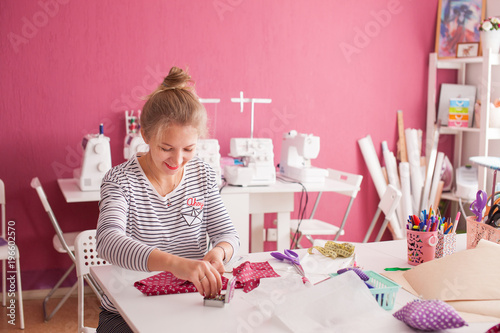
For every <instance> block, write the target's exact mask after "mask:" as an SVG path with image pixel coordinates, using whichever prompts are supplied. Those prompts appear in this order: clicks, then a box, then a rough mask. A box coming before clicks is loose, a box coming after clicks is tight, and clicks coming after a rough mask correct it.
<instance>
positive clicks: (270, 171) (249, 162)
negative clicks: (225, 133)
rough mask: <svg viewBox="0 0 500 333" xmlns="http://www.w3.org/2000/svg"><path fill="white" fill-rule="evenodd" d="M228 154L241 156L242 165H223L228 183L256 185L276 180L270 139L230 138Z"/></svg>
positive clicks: (236, 156)
mask: <svg viewBox="0 0 500 333" xmlns="http://www.w3.org/2000/svg"><path fill="white" fill-rule="evenodd" d="M229 156H231V157H234V158H241V159H242V162H243V166H237V165H226V166H225V167H224V177H225V178H226V181H227V183H228V184H230V185H236V186H258V185H270V184H274V183H275V182H276V168H275V167H274V153H273V141H272V140H271V139H265V138H258V139H255V138H232V139H231V144H230V153H229Z"/></svg>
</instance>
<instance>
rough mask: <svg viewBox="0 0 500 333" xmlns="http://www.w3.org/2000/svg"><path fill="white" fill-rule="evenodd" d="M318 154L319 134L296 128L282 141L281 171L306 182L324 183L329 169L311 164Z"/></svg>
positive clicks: (285, 174) (285, 135)
mask: <svg viewBox="0 0 500 333" xmlns="http://www.w3.org/2000/svg"><path fill="white" fill-rule="evenodd" d="M318 154H319V137H318V136H314V135H312V134H302V133H297V131H295V130H292V131H290V132H288V133H285V134H283V141H282V142H281V158H280V173H281V174H283V175H284V176H286V177H289V178H292V179H295V180H298V181H300V182H304V183H322V182H324V181H325V177H327V176H328V171H327V170H326V169H320V168H315V167H313V166H311V160H312V159H315V158H317V157H318Z"/></svg>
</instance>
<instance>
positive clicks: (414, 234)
mask: <svg viewBox="0 0 500 333" xmlns="http://www.w3.org/2000/svg"><path fill="white" fill-rule="evenodd" d="M437 235H438V232H437V231H429V232H424V231H415V230H408V229H406V240H407V242H408V263H409V264H410V265H415V266H416V265H418V264H421V263H423V262H427V261H431V260H433V259H434V258H435V256H436V244H437V243H438V236H437Z"/></svg>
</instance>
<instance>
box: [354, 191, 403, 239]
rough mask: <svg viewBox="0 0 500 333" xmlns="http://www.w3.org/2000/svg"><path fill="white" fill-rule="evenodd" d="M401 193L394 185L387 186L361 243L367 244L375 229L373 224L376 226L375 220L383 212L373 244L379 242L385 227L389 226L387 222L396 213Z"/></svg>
mask: <svg viewBox="0 0 500 333" xmlns="http://www.w3.org/2000/svg"><path fill="white" fill-rule="evenodd" d="M401 195H402V194H401V191H400V190H398V189H397V188H396V187H394V185H390V184H389V185H387V189H386V190H385V192H384V195H383V196H382V199H380V203H379V204H378V207H377V211H376V212H375V215H374V216H373V219H372V223H371V224H370V227H369V228H368V231H367V232H366V235H365V238H364V240H363V243H366V242H368V239H369V238H370V235H371V234H372V231H373V228H374V227H375V224H377V220H378V218H379V216H380V213H381V212H384V216H385V218H384V222H382V226H381V227H380V230H379V232H378V235H377V237H375V242H379V241H380V239H381V238H382V235H383V234H384V231H385V229H386V228H387V225H388V224H389V221H390V220H391V219H392V216H393V215H394V214H395V212H396V208H397V207H398V206H399V201H401Z"/></svg>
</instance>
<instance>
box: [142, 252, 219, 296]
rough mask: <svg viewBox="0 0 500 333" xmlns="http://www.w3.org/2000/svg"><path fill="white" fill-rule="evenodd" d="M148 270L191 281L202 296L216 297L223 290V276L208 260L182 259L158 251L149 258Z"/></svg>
mask: <svg viewBox="0 0 500 333" xmlns="http://www.w3.org/2000/svg"><path fill="white" fill-rule="evenodd" d="M207 255H208V254H207ZM221 264H222V261H221ZM148 268H149V270H151V271H168V272H171V273H172V274H174V275H175V276H176V277H177V278H179V279H182V280H188V281H191V282H192V283H193V284H194V286H195V287H196V289H197V290H198V292H199V293H200V294H201V295H202V296H207V297H215V296H217V295H218V294H219V293H220V291H221V289H222V279H221V275H220V274H219V272H218V271H217V269H216V268H215V267H214V266H213V265H212V264H211V263H210V262H209V261H207V260H194V259H186V258H181V257H178V256H175V255H172V254H169V253H165V252H162V251H160V250H158V249H156V250H154V251H153V252H151V254H150V256H149V260H148Z"/></svg>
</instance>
